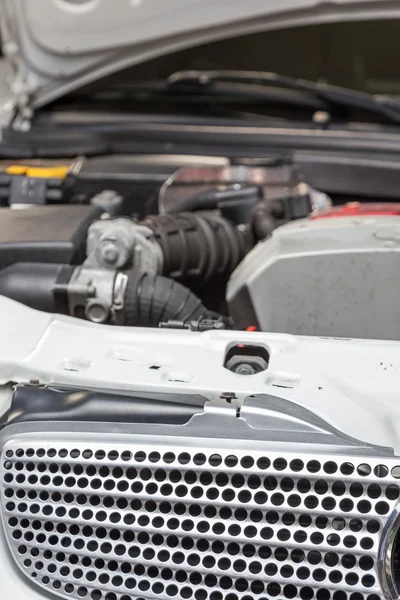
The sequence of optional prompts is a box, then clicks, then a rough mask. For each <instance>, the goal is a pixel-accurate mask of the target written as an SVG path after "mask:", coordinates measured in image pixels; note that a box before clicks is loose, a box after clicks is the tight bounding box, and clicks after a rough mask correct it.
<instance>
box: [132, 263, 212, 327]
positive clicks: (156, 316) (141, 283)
mask: <svg viewBox="0 0 400 600" xmlns="http://www.w3.org/2000/svg"><path fill="white" fill-rule="evenodd" d="M202 318H210V313H209V312H208V311H207V309H206V308H205V307H204V306H203V304H202V302H201V300H200V299H199V298H197V296H195V295H194V294H193V293H192V292H191V291H190V290H189V289H187V288H186V287H184V286H183V285H181V284H180V283H177V282H176V281H174V280H173V279H167V278H166V277H162V276H161V275H159V276H156V277H153V276H150V275H140V276H135V274H134V273H132V274H130V276H129V281H128V285H127V289H126V292H125V324H126V325H129V326H136V327H158V326H159V324H160V323H163V322H167V321H171V320H174V321H182V322H184V323H187V322H189V321H193V320H200V319H202Z"/></svg>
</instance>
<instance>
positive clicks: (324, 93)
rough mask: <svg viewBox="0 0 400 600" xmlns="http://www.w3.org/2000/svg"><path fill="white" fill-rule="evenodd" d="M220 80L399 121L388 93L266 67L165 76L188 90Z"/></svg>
mask: <svg viewBox="0 0 400 600" xmlns="http://www.w3.org/2000/svg"><path fill="white" fill-rule="evenodd" d="M219 82H221V83H222V82H227V83H246V84H254V85H258V86H259V85H266V86H268V85H280V86H283V87H287V88H289V89H293V90H299V91H303V92H308V93H309V94H313V95H314V96H315V97H317V98H319V99H320V100H324V101H325V102H328V103H329V104H331V105H332V104H333V105H337V106H343V107H348V108H357V109H361V110H364V111H367V112H370V113H373V114H376V115H377V116H380V117H382V118H384V119H387V120H389V121H391V122H394V123H399V124H400V106H399V105H398V103H397V102H396V101H392V100H391V99H390V98H388V97H387V96H382V95H372V94H368V93H367V92H359V91H357V90H351V89H348V88H343V87H339V86H336V85H329V84H325V83H316V82H313V81H307V80H305V79H296V78H294V77H289V76H287V75H280V74H278V73H270V72H268V71H236V70H219V71H193V70H189V71H178V72H177V73H174V74H173V75H171V76H170V77H169V78H168V81H167V85H168V86H169V87H170V89H173V88H174V87H175V86H178V87H179V86H185V89H186V90H187V91H188V90H189V88H192V89H193V88H196V87H197V88H198V89H200V90H203V91H204V90H206V89H207V88H210V87H212V85H213V83H219Z"/></svg>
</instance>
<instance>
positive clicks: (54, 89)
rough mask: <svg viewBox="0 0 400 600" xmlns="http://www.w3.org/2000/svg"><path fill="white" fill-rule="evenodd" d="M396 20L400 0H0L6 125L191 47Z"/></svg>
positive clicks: (399, 14)
mask: <svg viewBox="0 0 400 600" xmlns="http://www.w3.org/2000/svg"><path fill="white" fill-rule="evenodd" d="M395 17H400V0H399V1H396V0H395V1H393V0H392V1H391V2H388V1H387V0H333V1H331V2H329V3H328V2H326V0H247V1H246V2H243V1H238V2H231V1H229V0H35V1H33V0H0V19H1V30H2V40H3V52H4V55H5V56H6V57H7V59H8V61H9V63H10V64H11V68H12V73H11V75H10V76H8V78H7V86H8V89H7V92H8V98H7V102H5V103H4V106H3V109H2V117H3V122H4V120H5V115H7V114H14V112H15V108H16V107H17V108H19V111H20V113H21V114H25V116H26V117H27V118H29V113H32V110H34V109H35V108H37V107H40V106H43V105H45V104H47V103H49V102H51V101H52V100H54V99H56V98H59V97H61V96H63V95H64V94H66V93H68V92H70V91H72V90H74V89H77V88H79V87H81V86H82V85H85V84H87V83H90V82H91V81H95V80H97V79H100V78H101V77H103V76H105V75H108V74H111V73H113V72H116V71H118V70H120V69H122V68H124V67H128V66H131V65H133V64H136V63H139V62H143V61H145V60H148V59H150V58H154V57H157V56H160V55H162V54H167V53H169V52H172V51H175V50H179V49H183V48H185V47H189V46H193V45H197V44H200V43H205V42H208V41H213V40H217V39H222V38H226V37H231V36H235V35H239V34H240V35H241V34H246V33H250V32H255V31H260V30H267V29H274V28H275V29H277V28H282V27H289V26H296V25H305V24H312V23H321V22H332V21H345V20H365V19H378V18H379V19H382V18H395ZM5 84H6V82H4V85H5ZM3 87H4V86H3ZM3 94H4V90H3Z"/></svg>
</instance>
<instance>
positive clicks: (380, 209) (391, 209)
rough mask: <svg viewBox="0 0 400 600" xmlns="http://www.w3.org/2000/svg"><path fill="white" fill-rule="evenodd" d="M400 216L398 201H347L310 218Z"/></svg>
mask: <svg viewBox="0 0 400 600" xmlns="http://www.w3.org/2000/svg"><path fill="white" fill-rule="evenodd" d="M368 215H371V216H381V217H386V216H400V203H399V202H375V203H367V202H366V203H361V202H349V203H348V204H344V205H343V206H334V207H333V208H330V209H329V210H326V211H324V212H321V213H319V214H316V215H314V216H313V217H311V219H314V220H315V219H333V218H336V217H363V216H368Z"/></svg>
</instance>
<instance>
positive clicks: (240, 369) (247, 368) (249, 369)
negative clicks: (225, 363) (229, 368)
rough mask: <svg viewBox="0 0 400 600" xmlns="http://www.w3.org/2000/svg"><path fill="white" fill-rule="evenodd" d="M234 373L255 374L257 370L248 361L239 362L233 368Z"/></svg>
mask: <svg viewBox="0 0 400 600" xmlns="http://www.w3.org/2000/svg"><path fill="white" fill-rule="evenodd" d="M235 373H237V374H238V375H255V374H256V373H257V371H256V370H255V368H254V367H253V366H252V365H249V364H248V363H240V365H238V366H237V367H236V369H235Z"/></svg>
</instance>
